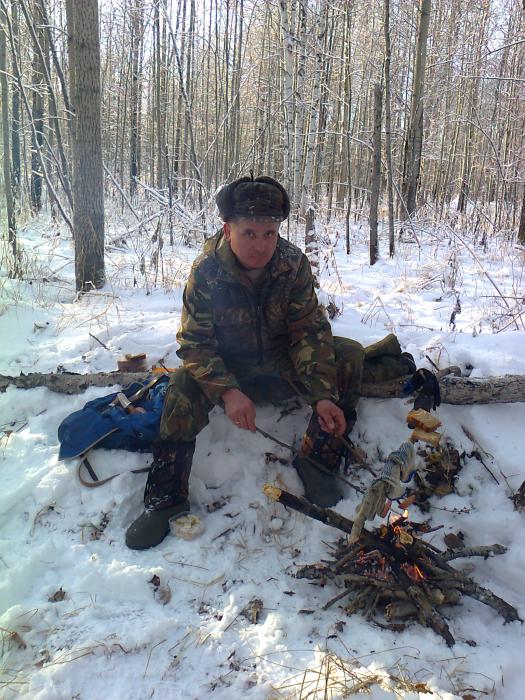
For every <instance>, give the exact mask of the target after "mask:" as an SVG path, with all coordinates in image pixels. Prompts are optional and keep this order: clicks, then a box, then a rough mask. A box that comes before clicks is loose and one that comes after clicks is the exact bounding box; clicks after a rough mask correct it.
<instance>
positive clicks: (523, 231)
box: [518, 185, 525, 245]
mask: <svg viewBox="0 0 525 700" xmlns="http://www.w3.org/2000/svg"><path fill="white" fill-rule="evenodd" d="M518 241H519V242H520V243H521V244H522V245H525V185H524V186H523V199H522V200H521V216H520V227H519V229H518Z"/></svg>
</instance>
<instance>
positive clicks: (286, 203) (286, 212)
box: [255, 175, 290, 221]
mask: <svg viewBox="0 0 525 700" xmlns="http://www.w3.org/2000/svg"><path fill="white" fill-rule="evenodd" d="M255 182H265V183H266V184H267V185H273V186H274V187H276V188H277V189H278V190H279V191H280V192H281V194H282V195H283V219H282V220H283V221H284V220H285V219H287V218H288V215H289V213H290V197H289V196H288V192H287V191H286V190H285V189H284V187H283V186H282V185H281V183H280V182H278V181H277V180H275V179H274V178H273V177H268V175H261V176H260V177H256V178H255Z"/></svg>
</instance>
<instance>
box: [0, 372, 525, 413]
mask: <svg viewBox="0 0 525 700" xmlns="http://www.w3.org/2000/svg"><path fill="white" fill-rule="evenodd" d="M148 376H150V373H147V372H97V373H95V374H74V373H70V372H62V373H49V374H40V373H37V372H35V373H32V374H20V375H19V376H18V377H10V376H4V375H0V392H3V391H5V390H6V388H7V387H8V386H14V387H16V388H18V389H34V388H35V387H39V386H45V387H47V388H48V389H50V390H51V391H56V392H58V393H61V394H78V393H80V392H83V391H85V390H86V389H88V388H89V387H92V386H114V385H119V386H126V385H128V384H131V383H132V382H140V381H144V380H145V379H147V377H148ZM408 379H409V377H408V376H407V377H402V378H400V379H392V380H390V381H387V382H379V383H377V384H363V386H362V387H361V395H362V396H364V397H366V398H377V399H393V398H402V397H403V385H404V383H405V381H406V380H408ZM439 384H440V388H441V401H442V402H443V403H448V404H457V405H467V404H468V405H470V404H489V403H515V402H518V401H525V375H521V374H507V375H505V376H502V377H477V378H475V379H472V378H469V377H455V376H451V375H447V376H445V377H442V378H441V379H440V380H439Z"/></svg>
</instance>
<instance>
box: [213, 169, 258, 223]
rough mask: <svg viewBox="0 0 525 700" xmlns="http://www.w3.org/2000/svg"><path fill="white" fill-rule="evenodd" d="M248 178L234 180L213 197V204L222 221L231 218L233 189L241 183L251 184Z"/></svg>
mask: <svg viewBox="0 0 525 700" xmlns="http://www.w3.org/2000/svg"><path fill="white" fill-rule="evenodd" d="M251 181H252V179H251V178H250V177H241V178H239V179H238V180H234V181H233V182H231V183H230V184H229V185H224V187H221V189H220V190H219V191H218V192H217V194H216V195H215V203H216V204H217V209H218V210H219V214H220V217H221V219H222V220H223V221H228V219H231V218H232V216H233V192H234V190H235V188H236V187H237V186H238V185H240V184H241V183H243V182H251Z"/></svg>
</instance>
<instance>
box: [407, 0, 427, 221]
mask: <svg viewBox="0 0 525 700" xmlns="http://www.w3.org/2000/svg"><path fill="white" fill-rule="evenodd" d="M430 2H431V0H421V4H420V8H419V24H418V30H417V47H416V58H415V62H416V65H415V69H414V81H413V85H412V106H411V109H410V123H409V128H408V130H407V137H406V145H405V167H404V182H403V196H404V198H405V205H406V209H407V213H408V214H409V215H412V214H413V213H414V211H415V209H416V193H417V187H418V181H419V171H420V166H421V150H422V146H423V94H424V85H425V65H426V59H427V39H428V27H429V23H430Z"/></svg>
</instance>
